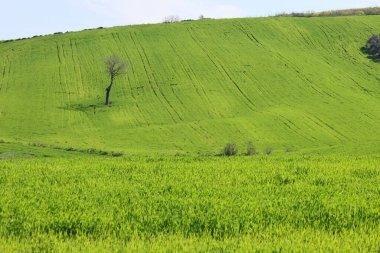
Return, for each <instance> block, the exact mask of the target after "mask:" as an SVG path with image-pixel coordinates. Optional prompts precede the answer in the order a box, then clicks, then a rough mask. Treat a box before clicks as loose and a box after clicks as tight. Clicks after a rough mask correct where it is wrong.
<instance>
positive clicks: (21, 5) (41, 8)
mask: <svg viewBox="0 0 380 253" xmlns="http://www.w3.org/2000/svg"><path fill="white" fill-rule="evenodd" d="M370 6H380V0H0V24H1V26H0V40H4V39H14V38H22V37H31V36H34V35H45V34H51V33H54V32H66V31H79V30H83V29H86V28H96V27H99V26H102V27H112V26H121V25H131V24H145V23H159V22H162V21H163V19H164V17H166V16H170V15H177V16H179V17H180V18H181V19H196V18H198V17H199V16H200V15H204V16H205V17H208V18H234V17H258V16H268V15H274V14H277V13H281V12H293V11H294V12H302V11H322V10H332V9H346V8H360V7H370Z"/></svg>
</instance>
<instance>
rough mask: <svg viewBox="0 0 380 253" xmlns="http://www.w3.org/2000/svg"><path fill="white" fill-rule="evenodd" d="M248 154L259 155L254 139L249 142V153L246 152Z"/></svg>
mask: <svg viewBox="0 0 380 253" xmlns="http://www.w3.org/2000/svg"><path fill="white" fill-rule="evenodd" d="M246 155H248V156H251V155H257V151H256V148H255V146H253V142H252V141H250V142H248V144H247V153H246Z"/></svg>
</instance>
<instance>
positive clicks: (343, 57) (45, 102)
mask: <svg viewBox="0 0 380 253" xmlns="http://www.w3.org/2000/svg"><path fill="white" fill-rule="evenodd" d="M379 25H380V17H379V16H366V17H337V18H334V17H333V18H328V17H325V18H311V19H305V18H258V19H233V20H202V21H194V22H182V23H176V24H159V25H143V26H130V27H117V28H112V29H98V30H91V31H83V32H79V33H66V34H57V35H52V36H45V37H39V38H33V39H28V40H21V41H15V42H8V43H0V129H1V132H0V139H3V140H4V141H7V142H21V143H23V144H29V143H40V144H43V145H53V146H58V147H63V148H68V147H74V148H82V149H89V148H96V149H100V150H112V151H119V152H126V153H133V154H141V153H142V154H147V153H149V154H152V153H159V154H175V153H183V154H186V153H190V154H196V153H202V154H205V153H210V154H215V153H217V152H220V150H221V149H222V148H223V146H224V145H225V144H226V143H227V142H236V143H237V144H238V146H239V148H240V149H241V150H242V149H244V148H245V145H246V143H247V142H248V141H253V142H254V144H255V145H256V146H257V148H258V149H260V150H264V149H265V148H266V147H268V146H270V147H273V148H274V150H275V151H279V152H283V151H284V150H285V149H286V148H289V147H291V148H293V149H294V150H298V151H302V150H308V149H312V150H315V149H323V150H326V149H328V148H329V147H338V146H340V147H346V146H353V145H364V146H369V148H368V149H365V152H364V153H367V152H370V151H371V150H372V148H374V147H376V146H379V145H377V144H378V141H379V140H380V128H379V127H378V125H379V122H380V116H379V115H380V106H379V102H380V85H379V71H380V65H379V64H376V63H373V62H371V61H370V60H368V59H367V58H366V57H365V56H364V55H363V54H362V53H361V51H360V48H361V47H362V46H363V45H364V44H365V42H366V40H367V39H368V37H369V36H370V35H371V34H374V33H379V30H378V27H379ZM111 54H116V55H118V56H120V57H121V58H123V59H125V60H126V61H128V63H129V73H128V75H127V76H125V77H123V78H120V79H118V80H116V84H115V87H114V90H113V93H112V94H111V102H112V103H113V104H112V107H104V106H103V103H104V101H103V100H104V95H105V88H106V85H107V84H108V81H109V80H108V77H107V75H106V73H105V71H104V64H103V59H104V58H105V57H106V56H108V55H111ZM374 142H377V143H375V145H372V143H374Z"/></svg>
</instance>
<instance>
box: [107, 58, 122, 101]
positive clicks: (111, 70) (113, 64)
mask: <svg viewBox="0 0 380 253" xmlns="http://www.w3.org/2000/svg"><path fill="white" fill-rule="evenodd" d="M104 63H105V65H106V69H107V73H108V74H109V77H110V84H109V85H108V87H107V89H106V105H109V104H110V101H109V98H110V93H111V89H112V86H113V83H114V80H115V78H116V77H118V76H120V75H123V74H126V73H127V63H126V62H124V61H122V60H121V59H119V58H118V57H117V56H115V55H113V56H110V57H108V58H106V59H105V61H104Z"/></svg>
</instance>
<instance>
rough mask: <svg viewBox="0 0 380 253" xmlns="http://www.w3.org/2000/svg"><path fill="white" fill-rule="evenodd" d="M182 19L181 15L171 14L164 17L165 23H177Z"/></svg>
mask: <svg viewBox="0 0 380 253" xmlns="http://www.w3.org/2000/svg"><path fill="white" fill-rule="evenodd" d="M179 20H180V17H179V16H176V15H171V16H167V17H165V18H164V23H176V22H178V21H179Z"/></svg>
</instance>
